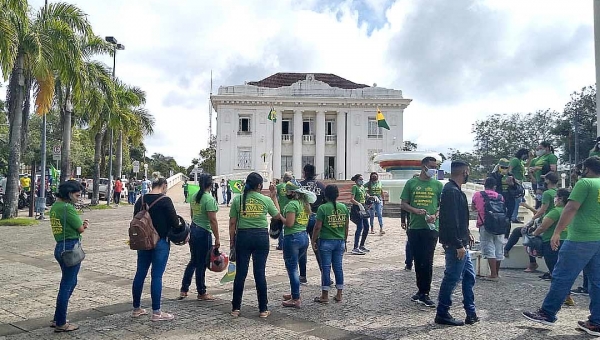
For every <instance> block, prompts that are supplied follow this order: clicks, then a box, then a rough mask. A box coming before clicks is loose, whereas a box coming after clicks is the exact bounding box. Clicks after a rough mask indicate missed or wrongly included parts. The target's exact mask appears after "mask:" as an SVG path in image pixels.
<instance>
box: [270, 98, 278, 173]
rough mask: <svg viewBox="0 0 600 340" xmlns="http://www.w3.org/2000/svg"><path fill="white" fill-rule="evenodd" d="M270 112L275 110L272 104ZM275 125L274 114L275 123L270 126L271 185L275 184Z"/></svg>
mask: <svg viewBox="0 0 600 340" xmlns="http://www.w3.org/2000/svg"><path fill="white" fill-rule="evenodd" d="M271 110H272V111H273V110H275V108H274V107H273V104H271ZM275 124H277V114H275V121H273V122H272V124H270V125H271V129H273V133H272V136H271V137H272V140H273V143H271V152H270V153H271V182H272V183H273V184H275V178H274V177H275V166H274V165H273V164H274V163H275V162H274V161H273V158H274V157H275Z"/></svg>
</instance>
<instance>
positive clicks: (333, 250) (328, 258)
mask: <svg viewBox="0 0 600 340" xmlns="http://www.w3.org/2000/svg"><path fill="white" fill-rule="evenodd" d="M345 248H346V242H345V241H344V240H324V239H319V256H320V257H321V266H322V270H321V290H325V291H328V290H329V285H331V274H330V273H331V267H332V266H333V275H334V276H335V288H337V289H338V290H341V289H344V271H343V269H342V258H343V257H344V251H345Z"/></svg>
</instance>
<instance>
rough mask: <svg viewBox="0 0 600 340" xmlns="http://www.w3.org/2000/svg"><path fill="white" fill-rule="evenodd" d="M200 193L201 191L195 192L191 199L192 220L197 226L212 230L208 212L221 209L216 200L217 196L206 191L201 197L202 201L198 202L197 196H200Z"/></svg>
mask: <svg viewBox="0 0 600 340" xmlns="http://www.w3.org/2000/svg"><path fill="white" fill-rule="evenodd" d="M200 193H201V192H200V191H199V192H197V193H195V194H194V195H193V196H192V198H191V199H190V208H191V209H192V222H194V223H195V224H196V225H197V226H199V227H201V228H204V229H206V230H208V231H209V232H212V229H211V228H210V220H209V219H208V213H209V212H217V211H219V205H218V204H217V200H215V198H214V197H213V196H212V195H211V194H209V193H207V192H204V194H203V195H202V197H201V198H200V203H196V196H198V194H200Z"/></svg>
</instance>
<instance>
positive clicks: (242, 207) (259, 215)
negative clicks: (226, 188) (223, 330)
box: [229, 172, 282, 318]
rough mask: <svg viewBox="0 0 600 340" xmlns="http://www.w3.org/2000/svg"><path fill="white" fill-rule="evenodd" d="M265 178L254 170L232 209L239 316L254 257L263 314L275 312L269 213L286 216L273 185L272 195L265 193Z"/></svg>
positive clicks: (235, 308) (235, 309) (236, 310)
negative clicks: (268, 272)
mask: <svg viewBox="0 0 600 340" xmlns="http://www.w3.org/2000/svg"><path fill="white" fill-rule="evenodd" d="M262 188H263V178H262V176H261V175H260V174H258V173H256V172H253V173H251V174H249V175H248V177H247V178H246V184H245V186H244V192H243V193H242V195H239V196H236V197H235V198H234V199H233V202H232V204H231V210H230V211H229V237H230V241H229V242H230V247H231V248H235V253H236V258H237V259H236V261H237V262H236V264H237V265H236V273H235V280H234V282H233V299H232V301H231V304H232V310H231V315H232V316H239V315H240V309H241V307H242V295H243V293H244V283H245V282H246V276H247V275H248V267H249V265H250V257H252V271H253V274H254V282H255V283H256V293H257V297H258V309H259V313H260V314H259V316H260V317H261V318H266V317H268V316H269V315H270V314H271V312H270V311H269V308H268V306H267V302H268V301H267V278H266V276H265V268H266V264H267V257H268V256H269V224H268V223H267V214H269V215H271V216H272V217H273V218H278V219H282V217H281V214H279V204H278V202H277V191H276V190H275V186H273V185H271V186H270V187H269V192H270V196H271V198H269V197H267V196H265V195H263V194H261V191H262Z"/></svg>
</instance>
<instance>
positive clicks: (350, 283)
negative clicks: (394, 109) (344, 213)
mask: <svg viewBox="0 0 600 340" xmlns="http://www.w3.org/2000/svg"><path fill="white" fill-rule="evenodd" d="M169 195H170V196H171V197H173V199H174V201H175V205H176V208H177V210H178V212H179V213H180V214H181V215H182V216H185V217H186V218H187V219H189V208H188V206H187V205H186V204H185V203H183V194H182V192H181V189H180V188H179V186H176V187H175V188H174V189H172V190H171V191H170V192H169ZM228 211H229V209H228V208H226V207H225V206H221V211H219V213H218V220H219V229H220V231H221V235H222V238H221V243H222V244H224V245H228V242H229V240H228V233H227V231H226V230H227V220H228ZM131 214H132V207H131V206H127V205H125V206H123V205H122V206H120V207H119V208H115V209H109V210H95V211H86V212H85V213H84V216H85V218H88V219H90V221H91V225H90V228H89V229H88V230H87V231H86V232H85V234H84V239H83V246H84V249H85V250H86V253H87V256H86V259H85V261H84V262H83V265H82V267H81V272H80V274H79V283H78V286H77V288H76V289H75V292H74V294H73V297H72V298H71V301H70V304H69V319H70V320H71V321H73V322H77V323H78V324H79V325H80V326H81V329H80V330H78V331H76V332H73V333H69V334H54V333H53V332H52V329H51V328H49V327H48V324H49V321H50V320H51V319H52V315H53V312H54V305H55V299H56V294H57V290H58V284H59V281H60V270H59V267H58V265H57V264H56V262H55V260H54V257H53V249H54V240H53V238H52V235H51V233H50V228H49V224H48V222H43V223H41V224H40V225H38V226H34V227H1V228H3V230H2V231H3V232H2V235H3V237H2V238H1V239H0V339H121V340H124V339H159V338H160V339H263V338H265V339H266V338H268V339H290V338H295V339H430V338H436V337H439V338H444V339H539V338H545V339H551V338H557V339H558V338H560V339H575V338H577V339H580V338H581V337H585V335H584V333H582V332H579V331H577V330H576V329H575V326H576V321H577V320H583V319H585V318H586V317H587V315H588V310H587V307H588V304H589V301H588V298H586V297H575V301H576V303H577V306H576V307H566V308H565V309H563V310H562V311H561V312H560V313H559V318H560V319H559V321H558V322H557V324H556V325H555V326H553V327H546V326H542V325H536V324H532V323H530V322H528V321H526V320H525V319H523V318H522V317H521V315H520V313H521V311H523V310H532V309H535V308H537V307H538V306H539V305H540V304H541V301H542V299H543V297H544V295H545V293H546V291H547V289H548V286H549V283H548V282H545V281H540V280H539V279H538V278H537V276H538V275H539V274H541V273H538V274H536V275H533V274H526V273H523V272H522V271H520V270H519V271H516V270H512V271H509V270H507V271H504V272H503V273H502V274H503V275H502V276H503V278H502V280H501V281H500V282H496V283H494V282H488V281H481V280H479V281H478V282H477V285H476V291H475V293H476V303H477V307H478V313H479V315H480V317H481V319H482V321H481V323H479V324H478V325H475V326H465V327H457V328H447V327H441V326H437V325H435V324H434V323H433V317H434V314H435V311H434V310H433V309H427V308H425V307H420V306H418V305H415V304H414V303H412V302H411V301H410V300H409V298H410V296H411V295H412V294H414V292H415V291H416V288H415V278H414V272H406V271H404V270H403V268H404V242H405V240H406V236H405V233H404V231H403V230H401V229H400V223H399V220H398V219H391V218H386V219H384V223H385V227H386V230H387V234H386V235H384V236H379V235H369V238H368V239H367V246H368V247H369V248H370V249H371V253H369V254H368V255H365V256H352V255H346V256H345V257H344V276H345V285H346V289H345V290H344V301H343V302H342V303H334V302H333V300H332V302H330V303H329V304H328V305H320V304H317V303H314V302H312V299H313V297H315V296H317V295H318V294H319V293H320V277H319V273H318V268H317V266H316V261H315V260H314V256H312V253H311V254H310V256H309V275H308V276H309V277H308V280H309V284H308V285H306V286H302V298H303V306H302V308H301V309H284V308H282V307H281V295H282V294H284V293H287V292H289V281H288V278H287V273H286V271H285V267H284V264H283V259H282V254H281V252H280V251H277V250H275V242H272V248H271V253H270V256H269V260H268V264H267V281H268V284H269V301H270V303H269V306H270V310H271V311H272V312H273V314H272V315H271V316H270V317H269V318H268V319H260V318H258V310H257V303H256V293H255V291H254V285H253V278H252V275H251V274H250V275H249V277H248V279H247V281H246V291H245V293H244V302H243V306H242V316H241V317H240V318H232V317H231V316H229V314H228V313H229V311H230V309H231V305H230V299H231V290H232V284H231V283H229V284H226V285H220V284H219V280H220V279H221V277H222V276H223V273H212V272H207V286H208V292H209V293H211V294H213V295H215V296H217V297H218V298H219V299H218V300H217V301H216V302H198V301H195V300H194V299H193V298H190V299H189V300H185V301H176V297H177V296H178V291H179V285H180V280H181V277H182V274H183V270H184V268H185V265H186V264H187V261H188V260H189V250H188V248H187V247H178V246H172V247H171V255H170V259H169V263H168V266H167V270H166V272H165V276H164V291H163V309H164V310H167V311H172V312H173V313H174V314H175V316H176V319H175V320H174V321H173V322H163V323H152V322H150V320H149V319H148V318H145V317H142V318H140V319H131V318H130V311H131V282H132V278H133V275H134V273H135V259H136V256H135V252H133V251H131V250H129V247H128V245H127V244H126V241H127V238H128V236H127V235H128V234H127V228H128V225H129V221H130V219H131ZM352 227H353V225H352V224H351V233H350V238H352V236H353V234H354V233H353V228H352ZM442 273H443V256H441V247H439V246H438V249H437V256H436V262H435V268H434V282H433V290H432V294H431V296H432V298H433V299H434V300H435V299H436V298H437V291H438V288H439V284H440V281H441V275H442ZM149 282H150V279H149V278H148V279H147V280H146V286H145V290H144V295H143V297H144V298H145V300H144V302H143V305H144V306H146V307H147V308H149V306H150V302H149V301H148V300H149V294H150V293H149ZM578 283H579V282H578ZM192 286H194V285H193V284H192ZM194 294H195V291H193V290H192V292H191V296H194ZM454 298H455V303H458V305H457V306H456V308H454V309H453V314H454V315H455V316H457V317H461V318H462V317H464V312H463V310H462V308H461V306H460V301H461V300H462V299H461V295H460V288H459V290H458V291H457V292H456V294H455V297H454Z"/></svg>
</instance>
